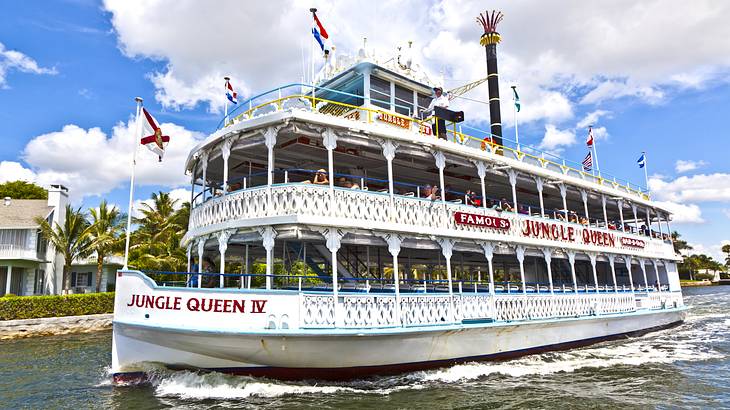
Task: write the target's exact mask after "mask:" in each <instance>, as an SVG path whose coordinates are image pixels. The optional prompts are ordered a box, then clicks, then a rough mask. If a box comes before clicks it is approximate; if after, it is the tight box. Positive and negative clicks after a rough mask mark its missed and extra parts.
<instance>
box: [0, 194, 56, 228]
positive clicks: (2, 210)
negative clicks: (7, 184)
mask: <svg viewBox="0 0 730 410" xmlns="http://www.w3.org/2000/svg"><path fill="white" fill-rule="evenodd" d="M51 211H53V207H52V206H48V201H46V200H45V199H12V200H10V205H5V203H4V202H3V201H2V199H0V229H11V228H15V229H23V228H37V227H38V224H37V223H36V222H35V221H34V219H35V217H37V216H39V217H41V218H44V219H45V218H46V217H48V214H50V213H51Z"/></svg>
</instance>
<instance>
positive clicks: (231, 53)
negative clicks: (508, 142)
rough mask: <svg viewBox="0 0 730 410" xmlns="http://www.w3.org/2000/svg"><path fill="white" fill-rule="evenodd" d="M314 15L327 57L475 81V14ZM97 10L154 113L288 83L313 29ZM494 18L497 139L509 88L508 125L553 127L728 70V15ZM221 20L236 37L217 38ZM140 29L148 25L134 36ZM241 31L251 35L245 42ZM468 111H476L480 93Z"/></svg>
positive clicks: (714, 11) (676, 0)
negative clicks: (584, 106) (515, 108)
mask: <svg viewBox="0 0 730 410" xmlns="http://www.w3.org/2000/svg"><path fill="white" fill-rule="evenodd" d="M313 5H315V6H317V7H318V8H319V10H320V17H321V18H322V21H323V23H324V25H325V27H327V31H328V32H329V33H330V37H331V39H332V40H333V42H334V44H336V45H337V48H338V53H343V52H344V53H349V54H354V53H356V52H357V49H358V48H359V47H360V44H361V43H362V37H368V39H369V41H370V43H369V44H374V45H375V46H376V47H377V49H378V50H379V52H378V53H377V54H378V55H379V56H381V57H384V59H386V58H387V57H388V56H389V55H390V54H393V53H394V52H395V46H396V45H397V44H401V43H404V42H405V41H407V40H413V41H414V47H415V53H414V54H415V55H416V61H417V62H420V63H421V64H422V65H424V66H425V67H426V68H427V69H428V70H429V71H430V72H431V73H440V72H443V73H444V77H445V78H446V79H447V81H446V84H445V85H446V86H447V87H448V88H451V87H453V86H457V85H462V84H465V83H467V82H470V81H473V80H476V79H479V78H482V77H484V76H485V74H486V67H485V62H484V49H483V48H482V47H480V46H479V44H478V39H479V36H480V34H481V31H480V28H479V27H478V26H477V25H476V23H475V22H474V17H476V15H477V14H478V13H479V12H482V11H484V10H483V7H484V6H483V4H482V3H481V2H479V1H476V0H474V1H470V0H461V1H437V2H435V3H432V4H430V5H427V4H426V5H425V4H423V3H422V2H418V1H415V0H410V1H407V2H405V3H404V2H399V1H394V0H383V1H380V2H378V3H377V4H373V3H368V2H361V3H351V2H348V3H344V2H333V1H315V2H314V4H313ZM104 6H105V8H106V9H107V10H109V11H110V12H111V13H112V24H113V26H114V30H115V32H116V34H117V36H118V41H119V45H120V48H121V49H122V50H123V51H124V53H125V54H127V55H128V56H130V57H135V58H138V57H142V58H151V59H155V60H160V61H164V62H166V63H167V67H166V68H165V69H164V70H163V71H162V72H158V73H152V74H151V77H150V78H151V79H152V80H153V81H154V83H155V87H156V88H157V93H156V96H157V98H158V100H159V101H160V102H161V103H162V104H163V105H164V106H166V107H169V108H187V107H191V106H195V105H196V104H198V103H204V104H208V106H209V109H211V110H213V111H216V110H219V109H220V107H221V101H223V100H222V97H223V96H222V92H220V91H222V84H223V83H222V78H221V77H222V75H225V74H228V75H231V76H232V77H233V79H234V80H235V82H234V83H235V84H237V85H238V86H239V87H240V88H241V90H243V91H245V92H244V93H243V94H245V93H246V92H247V91H248V90H255V91H263V90H266V89H269V88H272V87H275V86H277V85H281V84H286V83H290V82H295V81H298V80H299V79H300V77H301V75H302V66H306V65H307V64H306V63H305V64H302V61H301V56H302V54H303V50H304V54H308V53H309V48H310V42H311V41H312V40H311V39H310V38H309V35H308V33H309V27H310V24H311V22H310V18H311V17H310V15H309V13H307V11H306V7H303V6H302V5H301V4H300V3H296V2H294V1H291V0H290V1H283V2H268V3H266V2H265V3H257V4H256V6H255V8H256V10H254V11H252V10H251V9H252V8H253V7H254V6H251V7H240V3H239V2H237V1H233V0H231V1H220V2H218V3H216V7H213V8H211V7H210V6H209V5H208V4H206V3H198V2H190V3H179V2H176V1H174V0H162V1H157V2H151V3H149V4H146V5H145V7H139V6H138V5H136V4H134V3H130V2H127V1H123V0H106V1H105V3H104ZM494 7H496V8H498V9H501V10H503V11H504V12H505V15H506V16H507V17H506V19H505V20H504V21H503V22H502V23H501V24H500V27H499V31H500V33H501V34H502V38H503V40H502V44H500V46H499V53H500V67H499V71H500V77H501V80H502V89H501V95H502V98H503V105H502V111H503V112H504V113H505V115H503V117H504V118H503V123H504V124H505V125H510V124H511V122H512V115H510V114H511V113H510V111H511V107H509V100H510V98H509V88H508V85H509V84H518V88H519V90H520V96H521V99H522V104H523V112H522V113H520V121H523V122H526V121H534V120H541V119H547V120H548V121H549V122H552V123H558V122H559V121H562V120H565V119H569V118H571V116H572V115H573V107H572V104H571V102H570V100H571V99H573V100H578V101H582V102H583V103H589V104H598V103H600V102H601V101H604V100H607V99H611V98H617V97H628V98H638V99H639V100H642V101H645V102H648V103H657V102H661V101H664V100H666V99H667V98H668V95H669V94H668V93H669V92H670V91H671V90H672V88H673V87H678V88H682V87H700V86H702V85H703V84H705V83H707V82H710V81H712V80H713V79H716V78H721V76H723V75H724V74H726V73H727V71H728V68H729V67H730V42H728V41H726V39H727V38H728V37H730V25H728V24H726V21H727V18H728V17H729V16H730V3H728V2H716V1H710V0H699V1H696V2H693V4H692V7H691V8H689V9H688V8H687V6H686V4H685V3H684V2H682V1H681V0H671V1H659V0H648V1H643V2H638V3H637V2H634V1H630V0H619V1H612V2H603V3H599V4H596V3H585V2H584V3H575V2H572V1H568V0H563V1H556V2H553V3H551V4H550V5H546V4H545V3H544V2H541V1H538V0H532V1H523V2H513V1H506V0H505V1H497V2H496V3H495V4H494ZM403 10H410V11H413V12H408V13H404V12H403ZM554 10H560V12H553V11H554ZM221 13H224V14H225V16H226V20H227V21H234V22H235V24H222V23H221V17H220V16H221ZM548 13H549V15H550V18H547V19H546V18H545V15H547V14H548ZM627 16H628V17H627ZM149 21H154V22H155V24H143V22H149ZM637 22H641V24H637ZM241 27H245V28H246V32H247V33H257V34H256V35H243V34H242V31H241ZM525 28H529V29H525ZM668 39H671V40H668ZM697 39H702V41H697ZM667 41H671V43H672V46H671V47H667ZM262 50H266V52H262ZM383 50H385V51H383ZM677 50H681V58H678V57H677V56H678V54H677ZM698 67H702V68H701V69H698ZM469 97H471V98H476V99H480V100H486V87H485V86H481V87H479V88H477V89H475V90H474V91H472V93H471V94H470V95H469ZM460 103H463V105H464V106H465V107H468V108H469V111H470V116H469V117H470V118H477V119H479V118H485V114H486V112H487V111H488V110H487V108H486V107H484V106H483V105H476V104H472V103H468V102H465V101H463V100H462V101H461V102H460Z"/></svg>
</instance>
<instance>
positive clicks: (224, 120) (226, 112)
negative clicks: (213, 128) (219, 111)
mask: <svg viewBox="0 0 730 410" xmlns="http://www.w3.org/2000/svg"><path fill="white" fill-rule="evenodd" d="M223 79H224V80H226V85H225V86H224V88H225V93H226V108H225V113H224V114H223V126H224V127H225V126H226V125H227V124H228V81H230V80H231V78H230V77H223Z"/></svg>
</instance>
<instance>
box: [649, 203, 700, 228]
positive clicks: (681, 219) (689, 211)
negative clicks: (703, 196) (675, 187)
mask: <svg viewBox="0 0 730 410" xmlns="http://www.w3.org/2000/svg"><path fill="white" fill-rule="evenodd" d="M657 204H658V205H659V206H660V207H662V208H664V209H667V210H669V212H671V213H672V222H673V223H676V224H700V223H704V222H705V220H704V219H703V218H702V210H701V209H700V207H699V206H697V205H695V204H678V203H676V202H671V201H657Z"/></svg>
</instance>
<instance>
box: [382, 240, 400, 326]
mask: <svg viewBox="0 0 730 410" xmlns="http://www.w3.org/2000/svg"><path fill="white" fill-rule="evenodd" d="M384 239H385V242H386V243H387V244H388V252H390V255H391V256H392V257H393V284H394V288H395V321H396V323H397V324H399V325H400V324H401V323H402V322H401V307H400V304H401V297H400V273H399V272H398V254H399V253H400V245H401V243H402V242H403V238H401V237H400V236H399V235H391V234H388V235H386V236H385V237H384Z"/></svg>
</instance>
